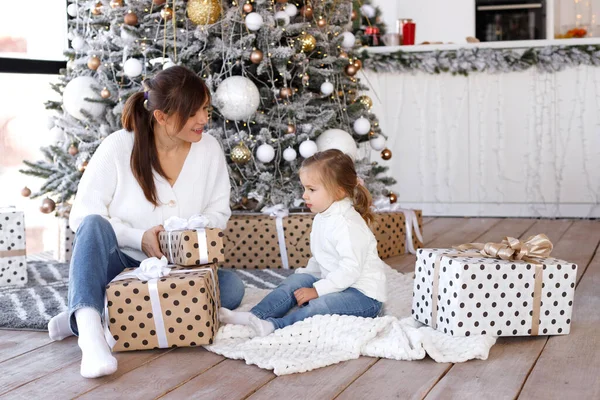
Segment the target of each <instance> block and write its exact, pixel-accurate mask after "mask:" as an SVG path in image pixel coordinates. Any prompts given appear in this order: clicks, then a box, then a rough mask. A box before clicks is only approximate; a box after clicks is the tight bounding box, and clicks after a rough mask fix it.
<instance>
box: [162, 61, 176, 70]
mask: <svg viewBox="0 0 600 400" xmlns="http://www.w3.org/2000/svg"><path fill="white" fill-rule="evenodd" d="M175 65H177V64H175V63H174V62H173V61H171V60H169V61H167V62H166V63H164V64H163V67H162V68H163V69H167V68H171V67H174V66H175Z"/></svg>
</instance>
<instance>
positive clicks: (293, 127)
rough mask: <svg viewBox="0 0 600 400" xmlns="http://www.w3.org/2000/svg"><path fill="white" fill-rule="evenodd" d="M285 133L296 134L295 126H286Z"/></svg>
mask: <svg viewBox="0 0 600 400" xmlns="http://www.w3.org/2000/svg"><path fill="white" fill-rule="evenodd" d="M287 133H290V134H292V133H296V125H294V124H288V127H287Z"/></svg>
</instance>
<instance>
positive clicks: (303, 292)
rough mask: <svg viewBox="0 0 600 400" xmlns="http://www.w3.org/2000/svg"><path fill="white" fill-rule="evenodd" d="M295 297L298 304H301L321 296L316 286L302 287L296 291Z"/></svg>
mask: <svg viewBox="0 0 600 400" xmlns="http://www.w3.org/2000/svg"><path fill="white" fill-rule="evenodd" d="M294 297H295V298H296V302H297V303H298V305H299V306H301V305H303V304H304V303H308V302H309V301H311V300H313V299H316V298H317V297H319V293H317V289H315V288H301V289H298V290H296V291H295V292H294Z"/></svg>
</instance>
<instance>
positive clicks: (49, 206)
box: [40, 197, 56, 214]
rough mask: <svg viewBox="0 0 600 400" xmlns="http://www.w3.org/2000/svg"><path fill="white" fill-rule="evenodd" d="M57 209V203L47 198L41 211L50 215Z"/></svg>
mask: <svg viewBox="0 0 600 400" xmlns="http://www.w3.org/2000/svg"><path fill="white" fill-rule="evenodd" d="M55 209H56V203H55V202H54V200H52V199H49V198H47V197H46V198H45V199H44V201H42V205H41V206H40V211H41V212H43V213H44V214H50V213H51V212H52V211H54V210H55Z"/></svg>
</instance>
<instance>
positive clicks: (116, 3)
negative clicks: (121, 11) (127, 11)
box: [109, 0, 123, 8]
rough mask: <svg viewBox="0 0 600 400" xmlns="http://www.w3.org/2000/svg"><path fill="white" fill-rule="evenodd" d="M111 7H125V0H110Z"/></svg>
mask: <svg viewBox="0 0 600 400" xmlns="http://www.w3.org/2000/svg"><path fill="white" fill-rule="evenodd" d="M109 4H110V8H119V7H123V0H110V3H109Z"/></svg>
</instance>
